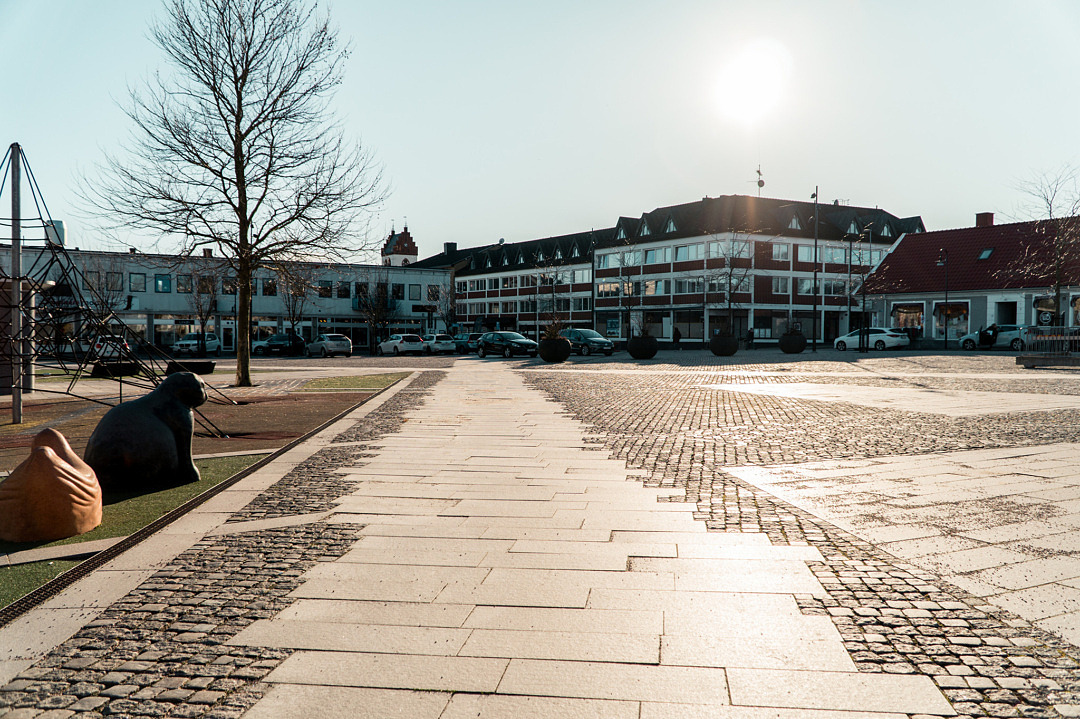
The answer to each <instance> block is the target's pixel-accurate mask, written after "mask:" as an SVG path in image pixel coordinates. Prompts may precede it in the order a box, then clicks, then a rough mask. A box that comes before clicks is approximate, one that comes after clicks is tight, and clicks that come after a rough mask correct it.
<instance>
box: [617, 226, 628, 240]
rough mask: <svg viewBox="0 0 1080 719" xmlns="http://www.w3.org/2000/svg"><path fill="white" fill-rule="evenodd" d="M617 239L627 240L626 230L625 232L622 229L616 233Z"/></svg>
mask: <svg viewBox="0 0 1080 719" xmlns="http://www.w3.org/2000/svg"><path fill="white" fill-rule="evenodd" d="M615 239H616V240H625V239H626V230H624V229H623V228H621V227H620V228H619V231H618V232H617V233H615Z"/></svg>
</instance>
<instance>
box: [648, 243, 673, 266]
mask: <svg viewBox="0 0 1080 719" xmlns="http://www.w3.org/2000/svg"><path fill="white" fill-rule="evenodd" d="M666 262H671V248H670V247H657V248H655V249H652V250H645V264H647V265H659V264H664V263H666Z"/></svg>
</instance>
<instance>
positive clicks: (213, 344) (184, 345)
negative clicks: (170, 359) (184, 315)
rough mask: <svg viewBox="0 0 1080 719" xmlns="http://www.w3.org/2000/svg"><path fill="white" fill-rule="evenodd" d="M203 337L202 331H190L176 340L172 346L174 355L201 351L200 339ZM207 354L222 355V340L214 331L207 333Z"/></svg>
mask: <svg viewBox="0 0 1080 719" xmlns="http://www.w3.org/2000/svg"><path fill="white" fill-rule="evenodd" d="M200 338H202V333H200V332H189V333H188V334H186V335H184V336H183V337H182V338H180V339H179V340H177V341H176V343H175V344H174V345H173V346H172V353H173V354H174V355H179V354H183V353H184V352H187V353H188V354H191V355H194V354H196V353H197V352H198V351H199V339H200ZM206 354H211V355H218V356H219V357H220V356H221V340H219V339H218V336H217V335H216V334H214V333H213V332H207V333H206Z"/></svg>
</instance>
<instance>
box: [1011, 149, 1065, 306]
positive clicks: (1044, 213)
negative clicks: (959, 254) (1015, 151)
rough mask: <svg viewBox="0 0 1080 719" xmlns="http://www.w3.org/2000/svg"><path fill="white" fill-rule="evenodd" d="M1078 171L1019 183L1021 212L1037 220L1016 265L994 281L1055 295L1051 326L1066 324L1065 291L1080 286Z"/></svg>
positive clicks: (1057, 172) (1038, 176)
mask: <svg viewBox="0 0 1080 719" xmlns="http://www.w3.org/2000/svg"><path fill="white" fill-rule="evenodd" d="M1078 184H1080V169H1078V168H1076V167H1074V166H1072V165H1062V166H1061V167H1060V168H1058V169H1057V170H1054V171H1049V172H1040V173H1036V174H1033V175H1032V176H1031V177H1030V178H1029V179H1027V180H1023V181H1021V182H1019V183H1017V189H1019V190H1020V191H1021V192H1023V193H1024V194H1025V195H1026V196H1027V197H1028V198H1029V200H1030V201H1029V202H1028V203H1027V204H1026V205H1025V206H1023V207H1022V208H1020V212H1021V213H1022V214H1024V215H1026V216H1027V217H1028V218H1029V219H1034V220H1035V232H1034V233H1032V234H1031V235H1029V236H1028V237H1027V238H1025V240H1024V245H1023V247H1022V248H1021V251H1020V254H1019V256H1018V257H1017V259H1016V261H1015V262H1013V263H1011V264H1009V266H1008V267H1006V268H1004V269H1003V270H1002V271H1001V272H1000V273H998V274H999V277H998V279H999V280H1004V281H1009V283H1010V284H1015V283H1016V282H1017V281H1019V282H1020V283H1021V285H1022V286H1027V287H1040V286H1044V287H1048V288H1049V289H1050V290H1051V291H1052V292H1053V294H1054V312H1055V313H1056V314H1057V316H1058V321H1057V322H1056V323H1055V324H1065V323H1066V322H1067V317H1066V313H1065V312H1064V304H1063V297H1062V296H1063V294H1064V291H1065V288H1067V287H1070V286H1073V285H1077V284H1080V187H1078Z"/></svg>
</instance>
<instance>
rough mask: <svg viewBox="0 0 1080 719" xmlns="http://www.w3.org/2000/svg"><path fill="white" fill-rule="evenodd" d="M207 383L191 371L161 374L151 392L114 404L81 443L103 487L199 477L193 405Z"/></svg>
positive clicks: (135, 487) (142, 487)
mask: <svg viewBox="0 0 1080 719" xmlns="http://www.w3.org/2000/svg"><path fill="white" fill-rule="evenodd" d="M205 401H206V385H204V384H203V381H202V380H201V379H199V378H198V377H197V376H196V375H194V374H192V373H191V372H177V373H176V374H171V375H169V376H168V377H166V378H165V380H164V381H163V382H162V383H161V384H159V385H158V386H157V388H155V389H154V391H153V392H151V393H150V394H147V395H145V396H143V397H140V398H139V399H135V400H132V401H130V402H124V403H123V404H120V405H117V406H116V407H113V408H112V409H110V410H109V411H108V412H106V413H105V416H104V417H102V418H101V421H100V422H98V426H97V427H96V428H95V429H94V432H93V434H91V435H90V440H89V441H88V442H87V443H86V453H85V459H86V463H87V464H89V465H90V466H91V467H93V468H94V471H95V472H96V473H97V478H98V482H100V483H101V489H102V490H103V491H104V492H106V493H109V492H140V491H146V490H157V489H165V488H168V487H176V486H179V485H181V484H187V483H189V482H198V481H199V469H198V468H197V467H196V466H195V462H194V460H192V458H191V439H192V436H193V435H194V431H195V421H194V418H193V417H192V414H191V409H192V407H198V406H199V405H201V404H202V403H203V402H205Z"/></svg>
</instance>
